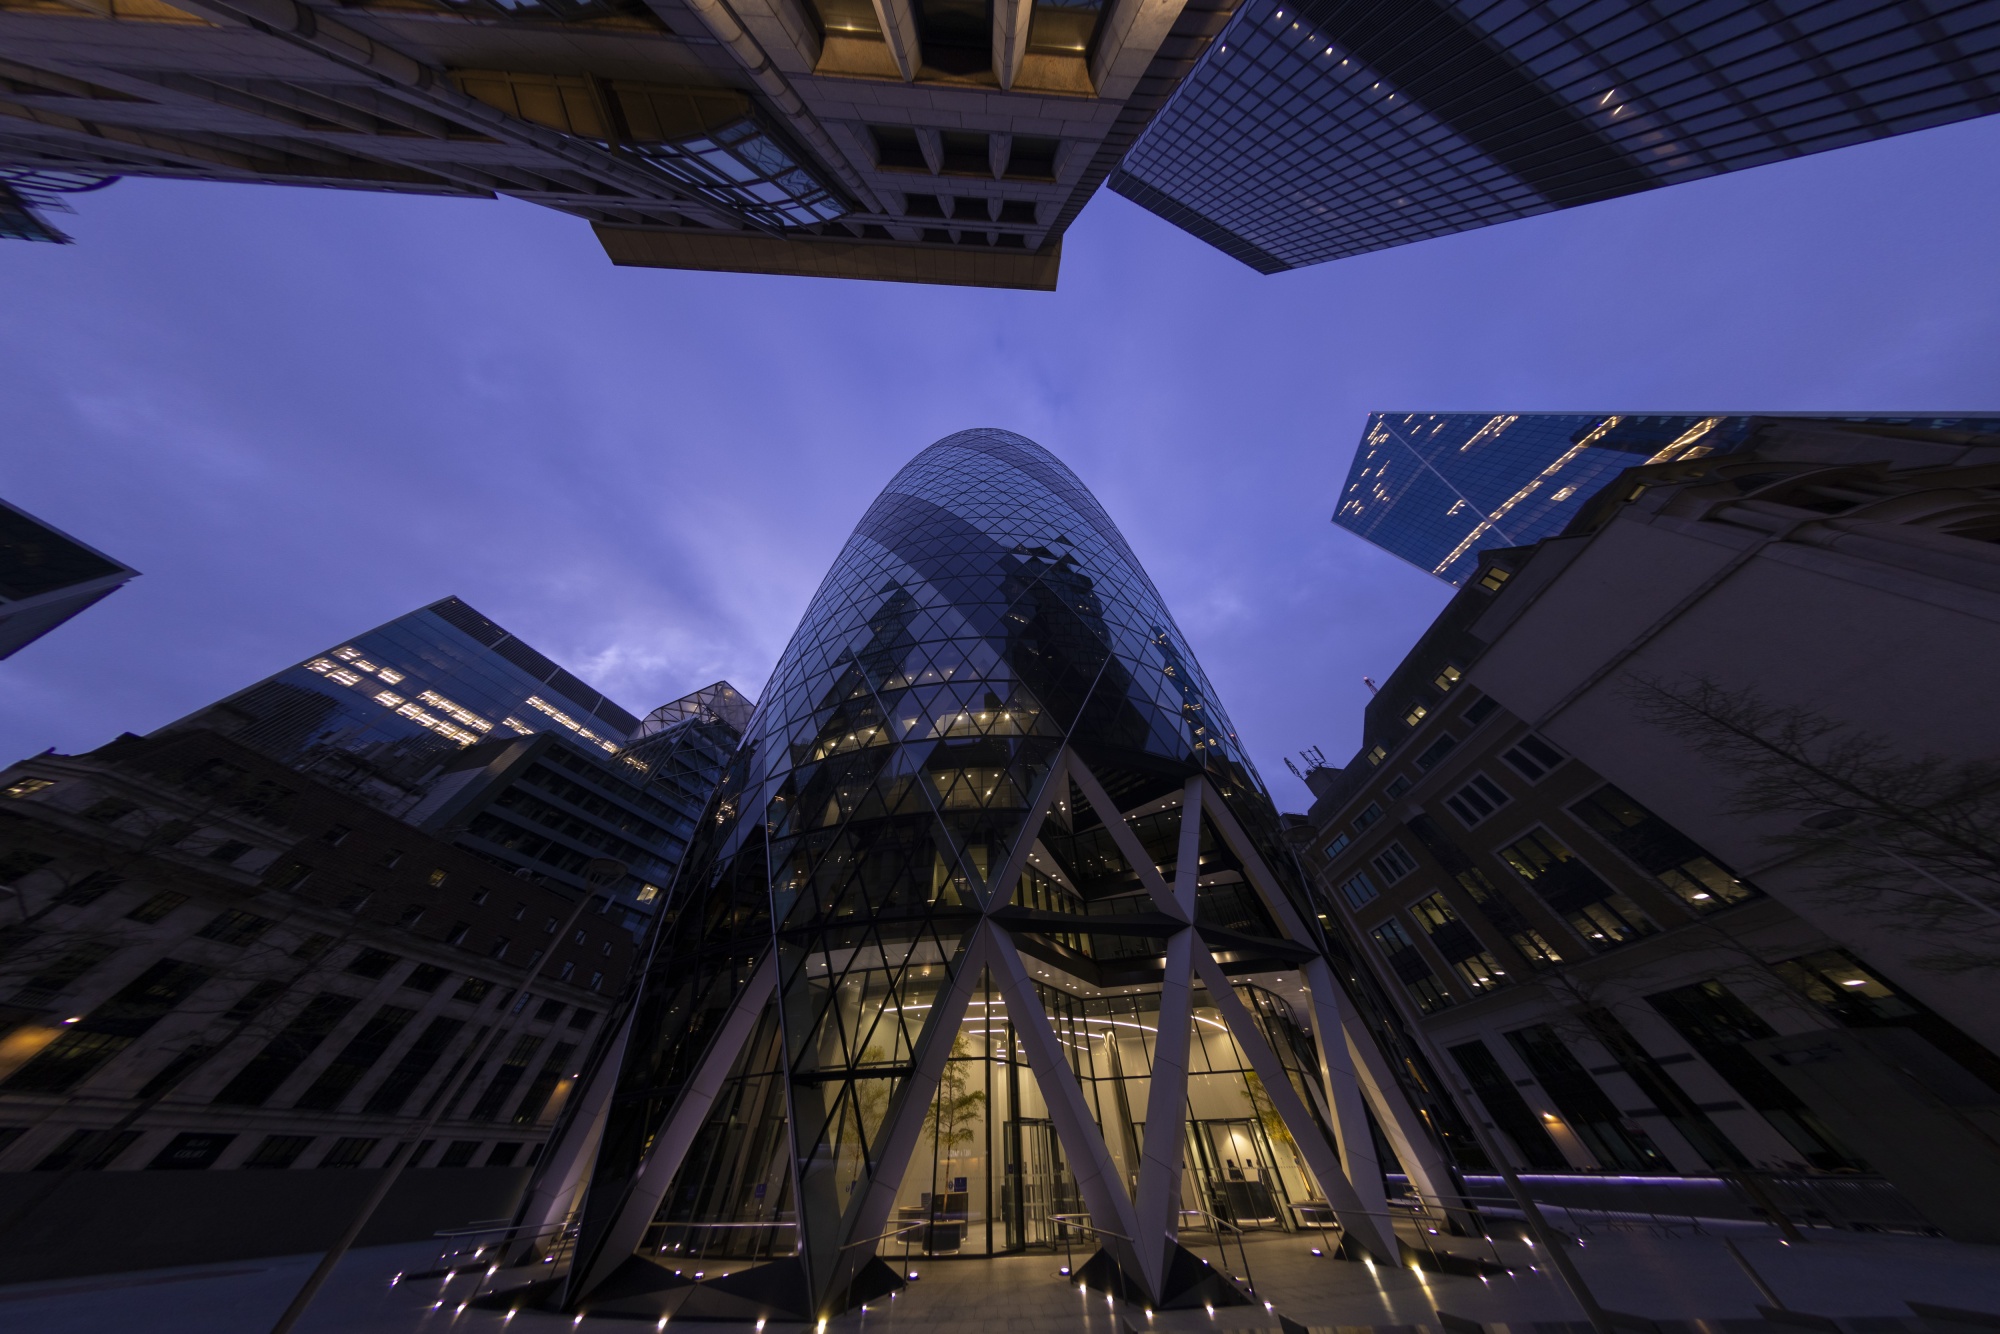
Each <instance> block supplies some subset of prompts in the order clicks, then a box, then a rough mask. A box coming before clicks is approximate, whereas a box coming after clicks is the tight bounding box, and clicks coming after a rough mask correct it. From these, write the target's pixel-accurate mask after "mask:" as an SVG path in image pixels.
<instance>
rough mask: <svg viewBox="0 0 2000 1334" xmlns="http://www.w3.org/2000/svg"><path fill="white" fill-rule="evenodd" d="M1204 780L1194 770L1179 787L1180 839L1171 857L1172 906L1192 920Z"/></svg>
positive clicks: (1198, 880)
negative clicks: (1176, 850) (1172, 858)
mask: <svg viewBox="0 0 2000 1334" xmlns="http://www.w3.org/2000/svg"><path fill="white" fill-rule="evenodd" d="M1206 787H1207V784H1205V783H1203V782H1202V781H1201V776H1200V775H1199V774H1197V775H1196V776H1194V777H1193V778H1190V779H1188V780H1187V783H1186V784H1185V785H1184V786H1183V787H1182V788H1181V841H1180V849H1179V851H1178V852H1177V853H1176V854H1175V857H1174V906H1175V907H1177V908H1178V909H1180V913H1179V916H1180V917H1181V919H1182V920H1183V921H1188V922H1192V921H1193V920H1194V910H1195V903H1196V900H1197V899H1198V898H1199V896H1200V892H1201V806H1202V801H1201V794H1202V791H1203V789H1204V788H1206Z"/></svg>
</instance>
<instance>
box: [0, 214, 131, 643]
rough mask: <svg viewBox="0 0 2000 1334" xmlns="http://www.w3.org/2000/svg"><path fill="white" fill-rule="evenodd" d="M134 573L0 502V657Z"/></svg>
mask: <svg viewBox="0 0 2000 1334" xmlns="http://www.w3.org/2000/svg"><path fill="white" fill-rule="evenodd" d="M4 208H5V200H4V198H0V211H4ZM137 573H138V571H137V570H135V569H133V568H132V567H131V566H129V565H122V564H120V563H119V562H117V561H115V560H113V559H111V557H109V556H107V555H105V554H104V553H103V552H101V551H98V550H96V549H95V548H93V547H87V546H85V545H84V544H83V543H81V542H79V541H77V540H76V539H75V538H73V537H71V536H70V535H69V534H67V533H64V532H62V531H60V530H58V529H56V528H52V527H50V526H49V525H48V524H46V523H43V522H42V521H41V520H40V519H37V518H36V517H35V516H34V515H32V514H29V513H28V512H27V511H25V510H19V509H16V508H14V506H12V505H9V504H8V503H7V502H6V501H4V500H0V658H6V657H11V656H13V655H14V654H16V653H18V652H20V651H21V650H22V649H23V648H25V647H27V646H28V645H29V644H32V643H34V642H35V641H36V640H37V639H40V638H41V637H42V636H43V635H45V634H47V633H48V632H49V631H51V630H53V629H55V628H56V627H57V626H58V625H61V624H62V623H63V622H64V621H67V620H68V619H69V618H70V617H72V616H74V615H76V614H77V613H78V612H80V611H82V610H83V609H84V608H85V607H88V606H90V605H91V604H92V603H93V602H96V601H98V600H100V599H102V598H106V597H109V596H110V595H111V594H113V593H115V592H117V591H118V590H119V589H120V588H123V587H124V586H125V583H126V581H127V580H129V579H131V578H132V576H133V575H135V574H137Z"/></svg>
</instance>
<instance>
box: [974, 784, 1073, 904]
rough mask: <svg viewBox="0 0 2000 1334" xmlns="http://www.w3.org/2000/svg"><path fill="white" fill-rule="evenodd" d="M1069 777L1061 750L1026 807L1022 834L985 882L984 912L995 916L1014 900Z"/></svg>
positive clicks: (982, 901) (1018, 835)
mask: <svg viewBox="0 0 2000 1334" xmlns="http://www.w3.org/2000/svg"><path fill="white" fill-rule="evenodd" d="M1068 777H1069V747H1068V746H1064V747H1062V748H1061V749H1059V750H1057V751H1056V753H1055V754H1054V756H1052V757H1051V758H1050V760H1049V771H1048V772H1047V773H1046V774H1044V775H1043V776H1042V790H1041V792H1040V793H1038V794H1037V795H1036V797H1035V800H1034V802H1033V804H1032V805H1030V806H1029V807H1028V818H1027V819H1025V820H1023V821H1022V822H1021V831H1020V832H1019V833H1018V834H1016V835H1015V836H1014V846H1013V847H1012V848H1010V849H1008V852H1007V860H1006V861H1004V862H1002V863H1001V864H1000V869H999V872H998V874H996V875H995V876H994V877H993V878H992V879H990V880H988V881H987V882H986V893H985V895H984V896H983V897H982V899H981V902H980V907H981V908H982V909H983V910H984V911H986V912H998V911H999V910H1000V909H1002V908H1004V907H1006V906H1007V905H1008V903H1009V902H1011V901H1012V900H1013V897H1014V890H1015V887H1016V882H1018V881H1019V880H1020V878H1021V872H1022V870H1023V869H1025V868H1026V867H1027V865H1028V854H1029V853H1030V852H1033V851H1034V849H1035V840H1036V839H1037V838H1040V837H1041V834H1042V825H1043V823H1044V822H1045V821H1046V820H1047V819H1048V817H1049V806H1050V805H1051V804H1052V803H1054V801H1055V799H1056V794H1057V793H1059V792H1061V791H1062V790H1063V785H1064V783H1065V782H1066V781H1067V779H1068Z"/></svg>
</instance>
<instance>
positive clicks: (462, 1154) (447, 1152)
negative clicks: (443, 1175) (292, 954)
mask: <svg viewBox="0 0 2000 1334" xmlns="http://www.w3.org/2000/svg"><path fill="white" fill-rule="evenodd" d="M485 1142H486V1141H484V1140H478V1139H455V1140H453V1141H452V1142H451V1143H449V1144H447V1145H445V1148H444V1152H443V1153H442V1154H440V1155H438V1161H437V1165H438V1166H439V1167H470V1166H471V1165H472V1155H473V1154H475V1153H478V1152H479V1146H480V1145H481V1144H484V1143H485Z"/></svg>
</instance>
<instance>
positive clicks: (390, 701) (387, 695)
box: [375, 690, 405, 709]
mask: <svg viewBox="0 0 2000 1334" xmlns="http://www.w3.org/2000/svg"><path fill="white" fill-rule="evenodd" d="M375 702H376V703H377V704H381V705H384V706H386V707H388V708H391V709H395V708H400V707H402V705H403V704H404V703H405V701H404V699H403V697H402V696H401V695H399V694H397V693H396V692H395V691H393V690H384V691H382V692H381V693H380V694H378V695H376V696H375Z"/></svg>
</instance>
